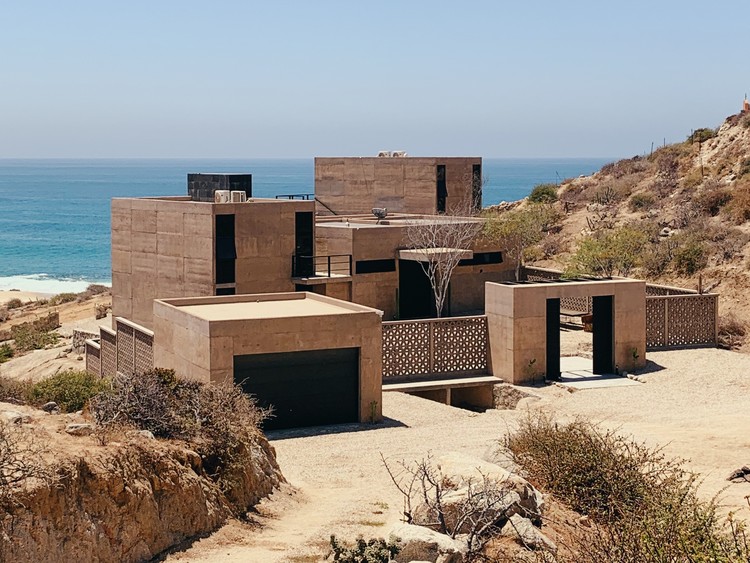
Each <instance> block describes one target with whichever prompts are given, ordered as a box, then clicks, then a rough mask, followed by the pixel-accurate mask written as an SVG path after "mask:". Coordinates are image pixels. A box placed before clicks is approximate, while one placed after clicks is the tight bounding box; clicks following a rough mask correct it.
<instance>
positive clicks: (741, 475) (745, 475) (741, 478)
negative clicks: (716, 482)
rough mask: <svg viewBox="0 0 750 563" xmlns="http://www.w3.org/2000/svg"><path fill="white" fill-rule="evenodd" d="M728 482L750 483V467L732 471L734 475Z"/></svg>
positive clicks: (745, 466)
mask: <svg viewBox="0 0 750 563" xmlns="http://www.w3.org/2000/svg"><path fill="white" fill-rule="evenodd" d="M727 481H731V482H732V483H744V482H746V481H748V482H750V467H748V466H747V465H743V466H742V467H740V468H739V469H735V470H734V471H732V474H731V475H730V476H729V477H727Z"/></svg>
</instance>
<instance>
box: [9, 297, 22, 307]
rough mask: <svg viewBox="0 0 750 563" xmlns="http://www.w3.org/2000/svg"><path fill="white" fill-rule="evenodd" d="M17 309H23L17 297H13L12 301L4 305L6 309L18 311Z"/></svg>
mask: <svg viewBox="0 0 750 563" xmlns="http://www.w3.org/2000/svg"><path fill="white" fill-rule="evenodd" d="M19 307H23V301H21V300H20V299H19V298H18V297H14V298H13V299H11V300H9V301H7V302H6V303H5V308H6V309H18V308H19Z"/></svg>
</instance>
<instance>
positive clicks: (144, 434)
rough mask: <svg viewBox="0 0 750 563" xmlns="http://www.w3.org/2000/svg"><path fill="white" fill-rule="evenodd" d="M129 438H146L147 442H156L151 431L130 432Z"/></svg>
mask: <svg viewBox="0 0 750 563" xmlns="http://www.w3.org/2000/svg"><path fill="white" fill-rule="evenodd" d="M128 436H133V437H137V436H140V437H141V438H146V439H147V440H155V439H156V438H155V437H154V434H153V432H151V431H150V430H130V431H129V432H128Z"/></svg>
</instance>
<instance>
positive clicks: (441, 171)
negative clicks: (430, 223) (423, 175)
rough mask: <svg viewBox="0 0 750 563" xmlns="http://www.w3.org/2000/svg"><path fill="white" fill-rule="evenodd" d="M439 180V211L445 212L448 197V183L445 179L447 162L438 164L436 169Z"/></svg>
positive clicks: (437, 188)
mask: <svg viewBox="0 0 750 563" xmlns="http://www.w3.org/2000/svg"><path fill="white" fill-rule="evenodd" d="M436 176H437V181H436V190H437V212H438V213H445V202H446V199H448V185H447V183H446V180H445V164H438V165H437V171H436Z"/></svg>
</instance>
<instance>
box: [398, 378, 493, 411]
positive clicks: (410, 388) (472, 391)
mask: <svg viewBox="0 0 750 563" xmlns="http://www.w3.org/2000/svg"><path fill="white" fill-rule="evenodd" d="M502 382H503V380H502V379H500V378H498V377H494V376H492V375H483V376H479V377H456V378H453V379H429V380H421V381H400V382H398V383H383V391H400V392H402V393H409V394H410V395H416V396H417V397H422V398H424V399H429V400H431V401H437V402H439V403H444V404H446V405H451V406H454V407H460V406H469V407H475V408H481V409H491V408H493V407H494V406H495V399H494V395H493V393H492V388H493V387H494V386H495V385H497V384H499V383H502Z"/></svg>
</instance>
